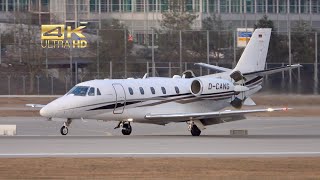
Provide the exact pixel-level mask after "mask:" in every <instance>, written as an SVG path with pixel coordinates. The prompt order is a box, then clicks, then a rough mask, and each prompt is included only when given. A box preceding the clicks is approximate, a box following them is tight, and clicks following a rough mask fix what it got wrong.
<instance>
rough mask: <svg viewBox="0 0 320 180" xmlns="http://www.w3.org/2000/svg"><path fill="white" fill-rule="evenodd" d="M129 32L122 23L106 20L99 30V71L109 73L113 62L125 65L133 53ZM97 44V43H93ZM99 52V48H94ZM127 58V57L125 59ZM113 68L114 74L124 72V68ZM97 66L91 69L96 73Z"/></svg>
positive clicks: (115, 20) (120, 66)
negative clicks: (109, 65)
mask: <svg viewBox="0 0 320 180" xmlns="http://www.w3.org/2000/svg"><path fill="white" fill-rule="evenodd" d="M128 36H129V31H128V29H127V27H126V26H125V25H124V24H123V23H120V21H119V20H117V19H112V20H104V21H102V24H101V30H99V36H98V40H97V41H99V51H98V52H99V54H98V56H99V57H98V58H99V62H96V63H99V71H100V72H109V68H108V64H109V62H110V61H112V62H113V63H114V64H116V63H119V62H120V63H121V64H122V65H124V62H125V61H124V60H125V58H128V56H129V54H130V53H131V50H132V47H133V42H131V41H128ZM92 43H97V42H92ZM94 48H95V50H97V49H96V48H97V46H95V47H94ZM125 56H127V57H125ZM122 65H117V66H113V67H114V68H117V69H114V70H113V71H114V72H118V71H123V70H124V68H123V67H124V66H122ZM96 67H97V64H95V66H94V67H91V68H90V69H91V70H93V71H95V70H97V69H96Z"/></svg>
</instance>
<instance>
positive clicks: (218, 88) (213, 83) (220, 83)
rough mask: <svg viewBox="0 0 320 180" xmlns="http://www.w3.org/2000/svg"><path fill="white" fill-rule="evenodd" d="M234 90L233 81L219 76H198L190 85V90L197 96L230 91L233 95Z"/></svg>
mask: <svg viewBox="0 0 320 180" xmlns="http://www.w3.org/2000/svg"><path fill="white" fill-rule="evenodd" d="M234 91H235V86H234V85H233V83H232V82H231V81H228V80H224V79H219V78H196V79H194V80H193V81H192V82H191V86H190V92H191V93H192V94H193V95H195V96H201V95H210V94H214V93H228V92H230V93H231V95H232V92H234ZM231 95H230V96H231Z"/></svg>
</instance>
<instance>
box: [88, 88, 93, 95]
mask: <svg viewBox="0 0 320 180" xmlns="http://www.w3.org/2000/svg"><path fill="white" fill-rule="evenodd" d="M88 96H94V87H91V88H90V89H89V92H88Z"/></svg>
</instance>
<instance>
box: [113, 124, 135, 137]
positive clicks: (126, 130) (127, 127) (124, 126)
mask: <svg viewBox="0 0 320 180" xmlns="http://www.w3.org/2000/svg"><path fill="white" fill-rule="evenodd" d="M117 128H122V130H121V132H122V134H123V135H130V134H131V132H132V127H131V125H130V122H127V121H120V122H119V124H118V125H117V126H116V127H115V128H114V129H117Z"/></svg>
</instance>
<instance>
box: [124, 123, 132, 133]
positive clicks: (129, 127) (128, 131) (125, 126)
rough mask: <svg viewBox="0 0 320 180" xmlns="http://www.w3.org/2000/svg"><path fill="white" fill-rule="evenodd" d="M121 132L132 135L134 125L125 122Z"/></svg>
mask: <svg viewBox="0 0 320 180" xmlns="http://www.w3.org/2000/svg"><path fill="white" fill-rule="evenodd" d="M121 132H122V134H123V135H130V134H131V132H132V127H131V126H130V124H123V128H122V131H121Z"/></svg>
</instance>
